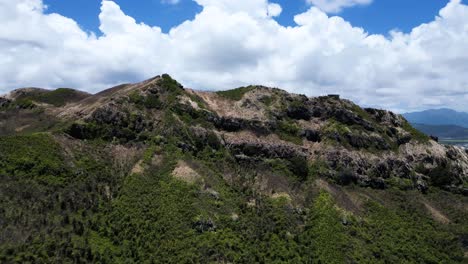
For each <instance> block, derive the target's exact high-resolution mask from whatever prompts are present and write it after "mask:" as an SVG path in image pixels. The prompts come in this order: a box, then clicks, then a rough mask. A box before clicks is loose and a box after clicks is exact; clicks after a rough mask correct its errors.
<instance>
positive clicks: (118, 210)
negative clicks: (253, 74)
mask: <svg viewBox="0 0 468 264" xmlns="http://www.w3.org/2000/svg"><path fill="white" fill-rule="evenodd" d="M73 94H75V93H73ZM25 98H27V99H28V100H27V103H25V100H17V99H15V98H10V99H8V98H3V99H0V120H2V121H1V122H0V176H1V177H2V181H0V190H1V192H0V198H1V199H0V203H1V204H0V205H1V206H0V208H2V209H1V210H3V211H1V212H3V213H4V215H6V216H7V218H6V220H5V221H2V222H0V225H2V228H1V229H0V242H1V243H0V261H2V262H5V263H10V262H15V261H17V262H27V261H29V262H34V261H36V262H41V261H42V262H48V261H50V260H51V259H57V260H62V261H63V260H65V262H76V263H86V262H101V263H120V262H125V261H127V262H144V261H150V262H151V261H152V262H154V263H187V262H191V263H210V262H211V263H226V262H231V263H253V262H260V263H269V262H274V261H278V262H288V261H293V262H295V263H310V262H322V263H346V262H349V263H356V262H374V263H375V262H384V261H391V262H401V261H403V260H406V261H410V262H411V261H413V262H421V261H422V262H446V263H457V262H461V261H464V260H465V259H466V255H465V254H466V253H467V252H468V247H467V246H466V241H467V240H468V239H467V238H468V233H467V232H466V230H467V229H466V228H467V226H466V221H464V220H463V219H466V217H468V213H467V212H466V211H465V210H464V209H463V208H465V207H466V206H467V204H468V198H467V197H468V184H467V180H468V152H467V151H465V150H463V149H461V148H458V147H454V146H443V145H440V144H438V143H437V142H435V141H433V140H431V139H430V138H429V137H427V136H426V135H424V134H423V133H421V132H419V131H418V130H416V129H415V128H413V127H412V126H411V125H410V124H409V123H408V122H407V121H406V120H405V119H404V118H403V117H402V116H401V115H397V114H394V113H392V112H389V111H385V110H378V109H371V108H366V109H363V108H361V107H359V106H358V105H356V104H354V103H353V102H351V101H349V100H343V99H340V98H339V97H338V96H336V95H330V96H322V97H314V98H312V97H306V96H304V95H298V94H290V93H287V92H285V91H283V90H280V89H276V88H267V87H263V86H247V87H241V88H238V89H234V90H229V91H223V92H203V91H195V90H191V89H185V88H184V87H183V86H182V85H181V84H180V83H178V82H177V81H176V80H174V79H172V78H171V77H170V76H169V75H166V74H164V75H161V76H157V77H155V78H152V79H149V80H146V81H143V82H140V83H136V84H124V85H120V86H116V87H113V88H111V89H108V90H105V91H102V92H100V93H97V94H94V95H87V96H86V97H83V98H79V97H77V96H71V97H69V98H70V99H69V100H65V101H59V103H55V102H56V101H53V100H52V101H50V100H49V98H47V97H42V96H41V97H40V98H39V99H37V98H36V97H32V96H28V95H27V94H26V96H25ZM44 101H45V102H44ZM47 102H54V103H47ZM23 230H27V232H24V231H23ZM370 238H371V240H369V239H370ZM369 241H372V243H370V242H369ZM428 241H430V243H429V242H428Z"/></svg>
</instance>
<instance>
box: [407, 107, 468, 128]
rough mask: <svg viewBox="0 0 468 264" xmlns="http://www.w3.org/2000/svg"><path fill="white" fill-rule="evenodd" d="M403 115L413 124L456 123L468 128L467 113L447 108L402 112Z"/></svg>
mask: <svg viewBox="0 0 468 264" xmlns="http://www.w3.org/2000/svg"><path fill="white" fill-rule="evenodd" d="M403 116H404V117H405V118H406V119H407V120H408V121H409V122H411V123H414V124H425V125H457V126H461V127H464V128H468V113H465V112H458V111H455V110H452V109H449V108H440V109H428V110H425V111H420V112H410V113H404V114H403Z"/></svg>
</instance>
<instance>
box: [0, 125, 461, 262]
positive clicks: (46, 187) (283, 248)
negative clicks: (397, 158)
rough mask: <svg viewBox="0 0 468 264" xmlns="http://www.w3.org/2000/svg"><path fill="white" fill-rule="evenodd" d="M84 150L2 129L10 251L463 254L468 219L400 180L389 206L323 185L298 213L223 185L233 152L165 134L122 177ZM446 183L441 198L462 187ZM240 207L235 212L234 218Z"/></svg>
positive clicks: (169, 257)
mask: <svg viewBox="0 0 468 264" xmlns="http://www.w3.org/2000/svg"><path fill="white" fill-rule="evenodd" d="M89 144H95V145H94V146H93V148H92V149H99V148H101V147H102V146H101V145H100V144H101V143H89ZM75 151H76V152H74V155H76V156H75V157H73V158H71V157H70V156H69V155H68V154H65V152H64V151H63V149H62V148H61V147H60V145H59V144H57V143H55V141H54V139H53V138H52V137H51V136H49V135H47V134H35V135H31V136H15V137H2V138H1V139H0V153H1V154H0V160H1V164H2V166H0V167H1V170H0V176H1V178H2V180H1V181H0V184H1V187H0V188H1V190H2V192H0V195H1V197H0V202H1V206H0V208H2V215H4V216H6V217H5V218H4V219H6V221H3V222H1V225H2V226H1V227H2V228H1V230H2V231H1V234H2V235H1V236H0V237H1V238H2V239H3V240H2V241H1V242H2V243H0V245H1V246H0V260H1V262H7V263H8V262H14V261H17V262H26V261H33V260H36V261H39V260H42V261H46V262H50V261H52V262H60V263H68V262H69V263H72V262H78V263H79V262H82V263H84V262H101V263H129V262H136V263H143V262H148V263H151V262H155V263H187V262H195V263H208V262H223V261H225V262H235V263H252V262H262V263H273V262H275V263H287V262H289V263H307V262H310V261H314V262H318V261H321V262H322V263H343V262H348V263H352V262H353V261H354V262H359V263H388V262H394V261H396V262H402V261H403V262H404V261H406V262H408V263H422V262H424V263H451V262H453V263H456V262H459V261H461V259H462V254H463V253H462V251H461V247H460V245H459V243H458V240H457V239H456V236H455V234H459V233H460V232H463V231H464V230H466V223H464V222H462V221H461V222H458V223H456V224H454V225H450V226H444V225H441V224H437V223H435V222H433V221H432V220H431V219H430V218H429V217H428V216H427V214H425V213H424V212H423V211H421V210H419V209H417V208H413V207H411V206H408V203H407V200H405V199H402V198H399V197H400V196H401V195H402V193H401V192H396V191H395V193H392V191H387V192H385V197H387V198H386V199H387V200H390V201H391V202H390V203H387V204H386V206H385V207H384V206H382V205H381V204H379V203H377V202H375V201H373V200H371V201H369V202H368V203H367V204H366V205H365V206H364V208H365V210H364V212H363V213H362V214H360V215H352V214H350V213H345V212H344V211H342V210H341V209H338V208H337V207H336V204H335V201H334V200H333V198H332V197H331V196H330V195H329V194H327V193H323V192H322V193H320V194H319V195H318V196H314V197H315V198H313V199H312V200H311V201H310V203H309V205H308V206H307V207H306V210H305V211H303V212H302V213H301V212H298V211H296V210H293V208H292V207H291V206H290V205H289V203H288V201H287V200H285V199H276V200H273V199H271V198H267V197H263V196H261V195H258V194H254V193H251V192H250V191H249V190H246V189H242V188H238V187H235V186H228V185H226V184H225V183H224V181H223V180H222V178H221V175H220V173H221V170H220V169H219V168H220V167H223V166H224V165H226V166H234V167H232V169H234V170H235V169H236V165H232V164H231V165H229V164H230V162H229V157H228V156H227V157H224V158H220V157H223V156H225V155H229V154H223V153H217V152H212V151H204V152H200V153H198V154H190V153H188V154H187V153H185V154H183V153H182V152H180V151H179V150H178V149H177V148H175V147H174V146H172V145H171V143H168V144H164V145H162V146H160V152H161V153H165V154H164V155H165V159H164V162H163V163H162V164H160V165H158V166H153V167H152V169H150V170H148V171H149V172H147V173H143V174H133V175H128V176H126V177H125V178H118V177H117V176H116V175H117V174H113V173H111V172H112V168H111V166H110V162H109V161H106V160H105V159H102V157H99V154H97V153H95V152H93V151H91V150H87V151H90V152H87V151H85V152H84V153H81V154H80V152H78V150H76V149H75ZM90 155H92V156H91V157H96V158H97V161H96V159H94V158H90ZM178 159H186V160H192V161H193V162H198V163H199V164H201V166H203V168H204V169H203V170H202V171H205V173H206V174H210V177H209V178H207V179H209V180H208V181H209V183H210V184H211V185H212V187H213V188H214V189H216V190H217V191H218V192H219V198H215V197H213V196H211V195H209V194H207V193H206V192H202V191H200V187H197V186H196V185H189V184H187V183H184V182H181V181H179V180H176V179H175V178H173V177H171V176H170V172H171V171H172V170H173V168H174V166H175V161H176V160H178ZM223 160H225V164H224V165H222V164H223V162H222V161H223ZM104 186H110V187H111V189H113V190H119V191H118V192H117V193H115V195H114V197H115V198H114V199H112V200H108V199H106V196H105V195H104V194H103V192H102V191H101V190H102V189H103V187H104ZM356 188H357V187H356ZM362 191H363V192H365V190H362ZM433 195H439V196H440V194H437V193H434V194H433ZM444 195H446V197H445V198H444V200H448V199H455V200H456V199H457V198H456V196H454V195H451V194H444ZM251 198H255V199H256V206H255V207H248V206H246V203H247V201H248V200H250V199H251ZM406 198H409V197H406ZM233 213H235V214H237V215H238V219H233V218H232V214H233ZM452 213H454V214H460V213H459V212H458V211H456V210H455V212H452ZM452 217H454V216H452ZM459 217H461V218H463V215H460V216H459ZM344 219H346V221H344ZM210 222H213V223H214V227H210V224H209V223H210ZM344 223H345V224H344ZM302 226H304V227H302ZM208 227H210V228H208Z"/></svg>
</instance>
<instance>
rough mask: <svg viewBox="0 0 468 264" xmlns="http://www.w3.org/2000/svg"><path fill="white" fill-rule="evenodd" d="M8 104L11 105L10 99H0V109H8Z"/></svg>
mask: <svg viewBox="0 0 468 264" xmlns="http://www.w3.org/2000/svg"><path fill="white" fill-rule="evenodd" d="M10 104H11V100H10V99H7V98H4V97H0V108H4V107H8V106H9V105H10Z"/></svg>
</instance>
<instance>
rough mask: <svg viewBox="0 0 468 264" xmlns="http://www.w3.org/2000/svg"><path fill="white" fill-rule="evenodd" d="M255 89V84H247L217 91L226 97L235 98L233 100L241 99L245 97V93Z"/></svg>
mask: <svg viewBox="0 0 468 264" xmlns="http://www.w3.org/2000/svg"><path fill="white" fill-rule="evenodd" d="M254 89H255V86H246V87H240V88H237V89H233V90H227V91H220V92H216V93H217V94H218V95H220V96H222V97H224V98H226V99H229V100H233V101H240V100H241V99H242V98H243V97H244V94H246V93H248V92H250V91H252V90H254Z"/></svg>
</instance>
